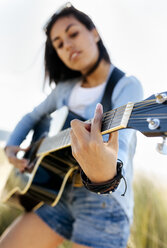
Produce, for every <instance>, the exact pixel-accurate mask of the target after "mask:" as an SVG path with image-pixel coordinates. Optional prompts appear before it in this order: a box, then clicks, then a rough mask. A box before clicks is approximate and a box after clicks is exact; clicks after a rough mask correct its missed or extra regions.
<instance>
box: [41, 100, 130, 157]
mask: <svg viewBox="0 0 167 248" xmlns="http://www.w3.org/2000/svg"><path fill="white" fill-rule="evenodd" d="M132 108H133V104H132V103H128V104H126V105H124V106H122V107H120V108H117V109H114V110H112V111H109V112H107V113H104V114H103V119H102V128H101V133H102V134H105V133H108V132H109V131H111V129H112V130H117V129H121V128H124V127H126V125H127V122H128V119H129V116H130V114H131V111H132ZM86 122H87V123H90V122H91V120H88V121H86ZM70 145H71V142H70V128H68V129H65V130H63V131H61V132H59V133H58V134H57V135H55V136H53V137H47V138H45V139H44V141H43V142H42V144H41V146H40V147H39V149H38V152H37V156H40V155H42V154H44V153H45V154H47V153H49V152H53V151H56V150H59V149H62V148H65V147H68V146H70Z"/></svg>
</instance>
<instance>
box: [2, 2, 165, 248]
mask: <svg viewBox="0 0 167 248" xmlns="http://www.w3.org/2000/svg"><path fill="white" fill-rule="evenodd" d="M65 2H66V1H62V0H47V1H45V0H29V1H24V0H0V145H1V148H2V147H3V146H4V145H5V141H6V139H7V137H8V135H9V133H10V132H11V131H12V129H13V128H14V126H15V124H16V123H17V122H18V120H19V119H20V118H21V117H22V116H23V115H24V114H25V113H27V112H28V111H31V110H32V108H33V107H34V106H35V105H36V104H38V103H40V102H41V100H42V99H44V98H45V97H46V95H47V94H48V92H49V89H48V88H47V87H46V88H45V90H43V82H44V78H43V77H44V71H43V54H44V42H45V35H44V31H43V27H44V25H45V23H46V21H47V20H48V18H49V17H50V16H51V15H52V14H53V13H54V12H55V11H56V10H57V8H59V7H60V6H61V5H62V4H64V3H65ZM71 3H72V4H74V6H75V7H77V8H79V9H81V10H82V11H85V12H86V13H87V14H88V15H90V17H91V18H92V19H93V20H94V22H95V24H96V26H97V28H98V30H99V33H100V35H101V36H102V38H103V40H104V43H105V45H106V47H107V48H108V50H109V52H110V55H111V60H112V62H113V63H114V64H115V65H116V66H118V67H120V68H121V69H122V70H123V71H125V72H127V73H128V74H133V75H135V76H136V77H137V78H138V79H139V80H140V81H141V83H142V85H143V88H144V98H147V97H149V96H151V95H152V94H154V93H159V92H162V91H166V90H167V87H166V85H167V69H166V68H167V48H166V44H167V31H166V30H167V29H166V23H167V14H166V13H167V1H166V0H147V1H144V0H91V1H90V0H72V1H71ZM137 135H138V144H137V150H136V156H135V160H134V172H135V180H134V188H135V192H136V193H135V197H137V196H139V197H141V198H142V200H140V201H138V200H137V199H139V198H138V197H137V198H135V201H136V202H138V204H136V205H135V213H136V216H137V217H136V218H135V224H136V226H134V227H133V232H132V233H133V234H135V232H137V228H139V230H140V232H139V231H138V235H134V236H137V237H139V238H140V233H141V237H142V238H143V239H144V241H142V242H141V240H140V241H137V240H135V239H134V238H133V237H132V238H131V240H130V244H129V245H131V247H137V248H140V247H141V248H145V247H147V248H154V247H155V248H157V247H167V240H165V236H167V235H164V236H163V235H160V234H159V232H160V233H163V231H164V228H163V225H166V224H167V222H166V223H165V222H164V216H166V217H167V210H166V207H164V209H163V207H162V206H163V204H164V206H166V203H165V200H166V199H165V193H166V192H167V156H165V155H161V154H159V153H158V152H157V151H156V145H157V143H160V142H161V141H162V138H160V137H159V138H147V137H145V136H144V135H143V134H141V133H139V132H138V133H137ZM0 156H1V159H0V162H1V165H0V175H1V177H0V179H1V178H2V177H3V172H4V164H5V163H6V162H4V161H5V157H4V154H3V152H2V149H1V154H0ZM145 177H146V179H145ZM0 183H1V180H0ZM154 187H155V190H154ZM139 191H140V192H139ZM147 191H148V193H147ZM143 192H145V194H144V193H143ZM154 192H155V195H154ZM161 195H162V197H161ZM148 201H149V203H148ZM139 203H140V204H139ZM158 205H160V206H161V209H159V208H158V209H157V212H156V213H155V215H154V213H153V209H154V210H155V209H156V206H157V207H158ZM143 206H144V208H143ZM146 206H148V209H147V213H146V208H145V207H146ZM2 208H3V211H7V212H8V209H6V206H2ZM4 209H5V210H4ZM162 209H163V210H162ZM140 210H141V211H140ZM162 211H164V212H162ZM1 213H2V212H1ZM1 213H0V221H1V222H2V219H3V218H5V217H4V216H5V215H3V217H2V214H1ZM3 213H4V212H3ZM143 214H144V216H143ZM149 214H150V215H149ZM157 214H159V215H157ZM16 215H17V213H16ZM153 215H154V216H155V218H153V217H152V218H153V220H152V222H151V221H148V220H151V217H150V216H153ZM161 215H162V216H161ZM138 216H140V219H142V218H144V219H143V221H142V222H141V223H138V221H139V218H138ZM146 216H147V217H146ZM14 217H15V215H14ZM161 217H162V220H163V225H162V224H161V225H160V226H161V228H162V229H160V226H156V227H154V224H153V223H154V221H156V222H157V220H159V221H158V222H160V219H161ZM12 218H13V217H11V219H12ZM145 218H146V219H147V220H146V219H145ZM156 218H157V219H156ZM11 219H10V217H8V222H10V221H11ZM144 220H145V221H144ZM150 222H151V224H150ZM158 222H157V223H158ZM137 223H138V224H137ZM143 223H144V224H145V226H144V224H143ZM140 224H141V226H140ZM4 227H5V224H4V225H3V228H2V229H4ZM153 227H154V231H152V229H151V228H153ZM166 227H167V225H166ZM157 230H158V231H157ZM137 242H138V243H137ZM148 242H152V243H148Z"/></svg>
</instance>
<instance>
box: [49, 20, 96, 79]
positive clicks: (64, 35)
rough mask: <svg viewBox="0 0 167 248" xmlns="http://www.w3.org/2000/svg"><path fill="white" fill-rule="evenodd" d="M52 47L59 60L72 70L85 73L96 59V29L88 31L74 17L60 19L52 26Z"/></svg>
mask: <svg viewBox="0 0 167 248" xmlns="http://www.w3.org/2000/svg"><path fill="white" fill-rule="evenodd" d="M50 38H51V41H52V45H53V47H54V48H55V50H56V52H57V54H58V56H59V58H60V59H61V60H62V61H63V62H64V64H65V65H66V66H67V67H69V68H70V69H72V70H78V71H80V72H81V73H83V74H84V73H86V72H87V71H89V70H90V68H92V66H93V65H94V64H95V62H96V61H97V59H98V55H99V51H98V47H97V42H98V41H99V35H98V33H97V31H96V29H93V30H91V31H90V30H88V29H87V28H86V27H85V26H84V25H83V24H82V23H80V22H79V21H78V20H77V19H76V18H75V17H73V16H68V17H62V18H60V19H59V20H57V21H56V23H55V24H54V25H53V26H52V28H51V32H50Z"/></svg>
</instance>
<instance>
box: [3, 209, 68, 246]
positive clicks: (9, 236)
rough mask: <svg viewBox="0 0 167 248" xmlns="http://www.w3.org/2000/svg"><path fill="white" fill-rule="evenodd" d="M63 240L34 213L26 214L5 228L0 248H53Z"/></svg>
mask: <svg viewBox="0 0 167 248" xmlns="http://www.w3.org/2000/svg"><path fill="white" fill-rule="evenodd" d="M63 240H64V239H63V237H61V236H60V235H59V234H57V233H56V232H54V231H53V230H52V229H51V228H50V227H49V226H48V225H47V224H46V223H45V222H44V221H42V220H41V219H40V218H39V217H38V216H37V215H36V214H35V213H27V214H25V215H23V216H21V217H19V218H18V219H16V221H14V223H13V224H12V225H11V226H10V227H9V228H7V230H6V231H5V232H4V234H3V235H2V237H1V240H0V248H11V247H12V248H30V247H31V248H55V247H58V245H60V244H61V243H62V242H63Z"/></svg>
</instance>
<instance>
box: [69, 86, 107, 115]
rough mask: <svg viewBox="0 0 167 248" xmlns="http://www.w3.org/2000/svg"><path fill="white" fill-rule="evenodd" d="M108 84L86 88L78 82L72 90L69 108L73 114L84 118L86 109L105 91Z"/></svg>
mask: <svg viewBox="0 0 167 248" xmlns="http://www.w3.org/2000/svg"><path fill="white" fill-rule="evenodd" d="M105 86H106V82H104V83H102V84H100V85H98V86H95V87H91V88H84V87H82V86H81V82H78V83H77V84H76V85H75V86H74V87H73V89H72V92H71V95H70V98H69V102H68V107H69V109H70V110H71V111H72V112H75V113H76V114H78V115H80V116H84V111H85V107H86V106H88V105H90V104H92V103H93V102H94V101H95V100H96V99H97V98H98V97H100V95H101V93H102V92H103V91H104V88H105Z"/></svg>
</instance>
